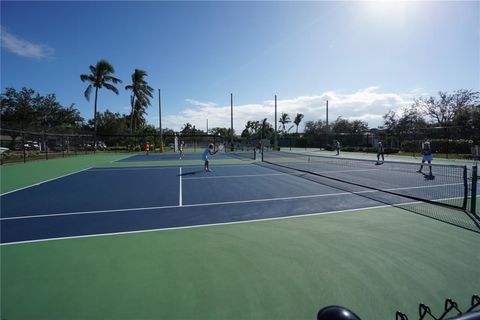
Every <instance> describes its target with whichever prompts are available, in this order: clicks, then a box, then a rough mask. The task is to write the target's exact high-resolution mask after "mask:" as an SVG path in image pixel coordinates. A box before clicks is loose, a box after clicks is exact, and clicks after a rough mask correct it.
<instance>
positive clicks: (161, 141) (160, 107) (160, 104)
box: [158, 89, 163, 152]
mask: <svg viewBox="0 0 480 320" xmlns="http://www.w3.org/2000/svg"><path fill="white" fill-rule="evenodd" d="M158 127H159V131H160V152H163V132H162V131H163V130H162V100H161V96H160V89H158Z"/></svg>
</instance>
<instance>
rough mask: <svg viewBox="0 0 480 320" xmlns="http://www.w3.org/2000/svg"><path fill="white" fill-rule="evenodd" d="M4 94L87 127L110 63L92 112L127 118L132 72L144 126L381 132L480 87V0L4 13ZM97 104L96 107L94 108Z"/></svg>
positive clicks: (75, 7) (92, 5) (160, 5)
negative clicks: (312, 124)
mask: <svg viewBox="0 0 480 320" xmlns="http://www.w3.org/2000/svg"><path fill="white" fill-rule="evenodd" d="M1 28H2V29H1V45H2V50H1V84H2V90H4V89H5V87H15V88H18V89H20V88H21V87H23V86H26V87H30V88H33V89H35V90H37V91H39V92H40V93H42V94H47V93H56V95H57V97H58V99H59V100H60V102H61V103H62V104H64V105H66V106H69V105H70V104H71V103H75V105H76V107H77V108H78V109H79V110H80V111H81V113H82V115H83V116H84V117H85V118H91V117H92V116H93V104H92V102H88V101H86V100H85V98H84V97H83V91H84V89H85V87H86V84H84V83H82V82H81V81H80V79H79V75H80V74H81V73H88V66H89V65H91V64H95V63H96V62H97V61H98V60H100V59H107V60H108V61H109V62H111V64H112V65H113V66H114V67H115V69H116V73H115V75H116V76H117V77H119V78H120V79H122V80H123V81H124V83H123V84H121V85H119V89H120V95H118V96H116V95H115V94H113V93H111V92H108V91H105V90H102V91H101V92H100V96H99V111H104V110H105V109H107V108H108V109H110V110H111V111H114V112H120V113H127V112H128V107H129V93H128V92H127V91H125V90H123V88H124V86H125V85H127V84H129V81H130V75H131V73H132V72H133V70H134V69H135V68H139V69H143V70H146V71H147V72H148V74H149V76H148V78H147V79H148V81H149V84H150V85H151V86H152V87H154V88H155V89H156V93H155V97H154V100H152V106H151V107H150V108H149V110H148V121H149V123H152V124H154V125H158V95H157V92H158V91H157V89H158V88H161V89H162V106H163V114H164V121H163V123H164V127H165V126H168V127H170V128H174V129H176V130H179V129H180V128H181V127H182V125H183V124H184V123H186V122H190V123H193V124H195V125H196V126H197V127H199V128H202V129H204V127H205V122H206V119H207V118H208V119H209V125H210V127H215V126H225V127H228V126H229V116H230V110H229V108H230V107H229V106H230V93H231V92H232V93H233V94H234V103H235V116H236V121H235V129H236V130H237V131H238V130H241V129H242V128H243V126H244V124H245V122H246V121H247V120H261V119H262V118H265V117H266V118H268V119H269V120H270V121H273V107H272V103H273V98H274V95H275V94H277V95H278V107H279V111H280V112H282V111H283V112H287V113H289V114H290V115H291V116H292V117H293V116H294V115H295V114H296V113H297V112H301V113H304V114H305V121H307V120H318V119H324V117H325V108H324V105H325V100H326V99H328V100H329V107H330V112H331V113H330V119H332V120H333V119H335V118H336V117H338V116H342V117H343V118H348V119H361V120H365V121H367V122H368V123H369V124H370V126H371V127H376V126H377V125H379V124H381V116H382V115H383V114H385V113H386V112H387V111H388V110H389V109H392V110H400V109H401V108H402V107H403V106H405V105H408V104H409V103H410V102H411V100H412V98H413V97H418V96H421V95H435V94H436V92H438V91H440V90H441V91H453V90H457V89H476V90H478V89H479V88H480V75H479V74H480V72H479V70H480V61H479V60H480V35H479V32H480V31H479V30H480V2H478V1H471V2H459V1H455V2H453V1H452V2H389V1H379V2H153V1H152V2H127V1H123V2H118V1H117V2H115V1H110V2H93V1H92V2H70V1H58V2H41V1H35V2H19V1H2V2H1ZM92 101H93V99H92Z"/></svg>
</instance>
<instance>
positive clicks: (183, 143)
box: [178, 141, 185, 160]
mask: <svg viewBox="0 0 480 320" xmlns="http://www.w3.org/2000/svg"><path fill="white" fill-rule="evenodd" d="M184 147H185V142H184V141H181V142H180V145H179V146H178V151H180V160H182V158H183V156H184V154H183V148H184Z"/></svg>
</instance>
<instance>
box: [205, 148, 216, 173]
mask: <svg viewBox="0 0 480 320" xmlns="http://www.w3.org/2000/svg"><path fill="white" fill-rule="evenodd" d="M217 152H218V150H217V151H213V144H210V145H208V148H206V149H205V151H203V154H202V160H203V161H205V166H204V168H205V172H211V171H212V170H210V168H209V167H208V156H210V155H214V154H215V153H217Z"/></svg>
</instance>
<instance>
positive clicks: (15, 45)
mask: <svg viewBox="0 0 480 320" xmlns="http://www.w3.org/2000/svg"><path fill="white" fill-rule="evenodd" d="M0 43H1V46H2V47H3V48H5V49H7V50H9V51H10V52H13V53H15V54H18V55H19V56H22V57H27V58H36V59H42V58H46V57H48V56H51V55H53V53H54V52H55V50H54V49H53V48H50V47H49V46H46V45H42V44H34V43H31V42H29V41H27V40H24V39H22V38H20V37H18V36H16V35H14V34H11V33H10V32H8V31H7V30H6V29H5V28H4V27H0Z"/></svg>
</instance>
